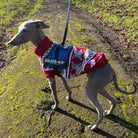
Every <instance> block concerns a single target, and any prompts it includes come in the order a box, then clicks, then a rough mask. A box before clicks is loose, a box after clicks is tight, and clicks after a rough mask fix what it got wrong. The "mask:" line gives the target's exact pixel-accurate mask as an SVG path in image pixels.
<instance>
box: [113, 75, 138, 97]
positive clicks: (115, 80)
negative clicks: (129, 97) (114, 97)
mask: <svg viewBox="0 0 138 138" xmlns="http://www.w3.org/2000/svg"><path fill="white" fill-rule="evenodd" d="M113 80H114V84H115V88H116V89H117V90H119V91H120V92H122V93H125V94H134V93H135V92H136V91H137V87H136V84H133V87H134V91H132V92H126V91H123V90H121V89H120V88H119V86H118V83H117V77H116V73H115V72H114V74H113Z"/></svg>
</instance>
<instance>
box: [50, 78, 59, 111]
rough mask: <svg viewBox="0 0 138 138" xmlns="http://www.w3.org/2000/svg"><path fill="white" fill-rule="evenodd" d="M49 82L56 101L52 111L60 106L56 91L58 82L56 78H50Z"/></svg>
mask: <svg viewBox="0 0 138 138" xmlns="http://www.w3.org/2000/svg"><path fill="white" fill-rule="evenodd" d="M48 80H49V85H50V88H51V91H52V95H53V100H54V104H53V105H52V106H51V108H52V109H54V110H55V109H56V108H57V106H58V103H59V102H58V97H57V91H56V81H55V79H54V78H50V77H49V78H48Z"/></svg>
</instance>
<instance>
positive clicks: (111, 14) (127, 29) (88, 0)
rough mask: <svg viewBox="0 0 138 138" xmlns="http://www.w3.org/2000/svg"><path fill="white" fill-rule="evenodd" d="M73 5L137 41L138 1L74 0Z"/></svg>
mask: <svg viewBox="0 0 138 138" xmlns="http://www.w3.org/2000/svg"><path fill="white" fill-rule="evenodd" d="M66 1H67V2H68V0H66ZM72 4H75V5H76V6H77V7H79V8H81V9H83V10H85V11H87V12H88V13H90V14H93V15H95V17H96V18H97V19H101V20H102V21H104V22H105V23H106V24H107V25H109V26H111V27H113V28H114V29H117V30H121V31H122V33H123V34H125V35H126V36H127V37H128V38H129V40H130V39H131V40H132V41H137V39H138V12H137V7H138V3H137V0H131V1H130V0H106V1H105V0H72Z"/></svg>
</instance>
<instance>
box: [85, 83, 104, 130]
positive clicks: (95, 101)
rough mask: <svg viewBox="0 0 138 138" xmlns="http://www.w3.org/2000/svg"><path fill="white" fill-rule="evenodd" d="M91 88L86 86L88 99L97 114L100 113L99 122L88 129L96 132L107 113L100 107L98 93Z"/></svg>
mask: <svg viewBox="0 0 138 138" xmlns="http://www.w3.org/2000/svg"><path fill="white" fill-rule="evenodd" d="M90 88H91V87H90V86H89V85H87V86H86V93H87V96H88V98H89V99H90V102H91V103H92V104H93V105H94V106H95V108H96V110H97V112H98V120H97V122H96V123H95V124H94V125H92V124H91V125H88V126H87V129H90V130H94V129H96V128H97V127H98V125H99V124H100V122H101V121H102V120H103V118H104V116H105V112H104V110H103V108H102V107H101V106H100V104H99V102H98V99H97V92H96V91H93V90H92V89H90Z"/></svg>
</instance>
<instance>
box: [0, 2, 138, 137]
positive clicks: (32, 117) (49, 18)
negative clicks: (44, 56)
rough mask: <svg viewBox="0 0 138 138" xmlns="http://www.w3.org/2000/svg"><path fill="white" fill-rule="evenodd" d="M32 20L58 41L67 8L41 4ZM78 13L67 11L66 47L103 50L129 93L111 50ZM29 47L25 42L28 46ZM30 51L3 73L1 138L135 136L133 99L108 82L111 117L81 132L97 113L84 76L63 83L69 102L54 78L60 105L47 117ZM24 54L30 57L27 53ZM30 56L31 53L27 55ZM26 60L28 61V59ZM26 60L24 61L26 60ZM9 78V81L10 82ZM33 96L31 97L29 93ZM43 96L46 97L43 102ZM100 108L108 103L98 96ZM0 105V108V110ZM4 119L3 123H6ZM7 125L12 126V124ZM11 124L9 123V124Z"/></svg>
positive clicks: (41, 81) (39, 74) (127, 78)
mask: <svg viewBox="0 0 138 138" xmlns="http://www.w3.org/2000/svg"><path fill="white" fill-rule="evenodd" d="M43 5H44V8H43V9H41V10H40V11H39V12H38V14H37V15H35V16H34V18H35V19H41V20H43V21H45V22H46V23H47V24H48V25H50V28H49V29H47V30H46V34H47V35H48V36H49V38H51V39H52V40H53V41H56V42H57V43H61V41H62V37H63V34H64V27H65V22H66V11H67V4H65V3H63V2H61V1H60V0H45V2H44V3H43ZM82 15H83V14H82V13H81V12H76V10H75V11H74V10H72V11H71V16H70V23H69V30H68V36H67V43H66V44H70V45H73V46H83V47H87V48H89V49H91V50H93V51H95V52H97V53H99V52H105V53H106V55H107V58H108V59H109V60H110V63H111V65H112V66H113V68H114V69H115V70H116V72H117V74H118V80H119V85H120V87H121V88H122V89H125V90H128V86H127V87H124V86H123V85H127V84H129V85H131V84H130V83H131V78H130V76H129V75H127V74H126V72H125V69H124V68H123V66H122V65H120V64H119V62H118V60H116V58H115V57H114V56H113V55H112V53H111V52H110V45H109V44H108V43H107V42H106V41H105V39H104V38H103V37H101V35H99V30H97V28H95V26H93V23H91V22H88V20H86V18H83V16H82ZM30 45H31V44H28V46H30ZM32 52H33V51H32V48H29V49H28V51H23V52H22V53H20V54H19V55H18V56H17V58H16V59H15V61H13V62H12V64H11V67H9V68H10V69H9V68H8V69H7V72H6V73H5V74H4V75H3V76H4V77H5V78H2V82H1V80H0V86H1V84H3V85H5V87H3V89H2V90H1V88H0V92H3V94H1V96H0V100H1V102H0V107H1V108H0V116H1V117H0V123H1V126H2V127H1V129H0V137H44V138H45V137H49V138H54V137H56V138H59V137H62V138H65V137H66V138H81V137H82V138H95V137H96V138H104V137H105V138H106V137H108V138H117V137H118V138H119V137H120V138H122V137H137V133H138V131H137V130H138V127H137V125H138V124H137V122H136V121H137V120H138V112H137V108H138V106H137V105H138V95H137V94H136V95H132V96H128V95H124V94H121V93H120V92H118V91H116V90H115V89H114V86H113V84H110V85H109V86H108V87H107V88H106V89H107V91H108V92H109V93H110V94H111V95H112V96H113V97H116V98H117V100H118V105H117V106H116V108H115V110H114V113H113V115H111V116H109V117H106V118H105V119H104V120H103V121H102V122H101V124H100V125H99V128H98V129H97V130H95V131H88V132H85V127H86V126H87V125H88V124H91V123H92V124H93V123H95V121H96V119H97V113H96V110H95V109H94V107H93V106H92V105H91V104H90V103H89V100H88V98H87V96H86V94H85V84H86V81H87V77H86V75H83V76H79V77H77V78H73V79H71V80H68V83H69V86H70V88H71V90H72V91H73V93H72V97H73V100H72V101H71V102H68V101H66V100H65V97H66V92H65V89H64V87H63V85H62V83H61V81H60V80H59V78H57V91H58V97H59V101H60V103H59V107H58V109H57V111H55V112H53V113H52V114H51V110H50V109H49V107H50V106H51V101H52V100H51V94H50V93H49V92H47V93H46V94H44V93H43V92H42V91H40V90H38V87H41V86H42V85H45V84H46V83H45V78H44V75H43V73H42V72H41V71H40V67H39V63H38V60H37V58H35V56H34V55H33V53H32ZM28 53H29V54H28ZM30 53H31V54H30ZM28 57H29V58H28ZM27 59H28V62H26V61H27ZM9 77H11V78H10V79H9ZM32 93H33V94H32ZM45 96H46V98H45ZM98 99H99V100H100V104H101V105H102V106H103V108H104V109H107V108H108V103H107V101H106V100H105V99H104V98H103V97H101V96H100V95H99V96H98ZM3 106H4V107H3ZM7 120H8V122H6V121H7ZM12 121H13V122H12ZM11 122H12V123H11ZM9 124H10V125H9Z"/></svg>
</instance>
